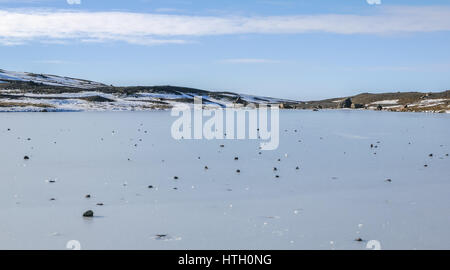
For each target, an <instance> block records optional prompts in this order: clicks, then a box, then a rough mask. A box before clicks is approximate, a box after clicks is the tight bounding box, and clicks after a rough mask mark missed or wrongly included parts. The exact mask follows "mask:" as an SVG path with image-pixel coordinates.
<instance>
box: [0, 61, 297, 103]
mask: <svg viewBox="0 0 450 270" xmlns="http://www.w3.org/2000/svg"><path fill="white" fill-rule="evenodd" d="M30 82H31V83H30ZM194 97H201V98H202V103H203V104H204V105H205V106H212V107H214V106H219V107H227V106H247V105H249V104H255V105H257V104H276V105H278V104H283V106H285V105H287V104H296V103H297V101H292V100H285V99H277V98H270V97H261V96H252V95H241V94H237V93H232V92H214V91H206V90H200V89H193V88H186V87H176V86H130V87H114V86H107V85H105V84H102V83H98V82H92V81H87V80H81V79H74V78H68V77H61V76H55V75H48V74H35V73H27V72H13V71H6V70H2V69H0V111H98V110H100V111H109V110H154V109H169V108H172V107H175V106H178V105H180V104H193V102H194Z"/></svg>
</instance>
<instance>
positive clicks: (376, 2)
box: [367, 0, 381, 5]
mask: <svg viewBox="0 0 450 270" xmlns="http://www.w3.org/2000/svg"><path fill="white" fill-rule="evenodd" d="M367 4H369V5H381V0H367Z"/></svg>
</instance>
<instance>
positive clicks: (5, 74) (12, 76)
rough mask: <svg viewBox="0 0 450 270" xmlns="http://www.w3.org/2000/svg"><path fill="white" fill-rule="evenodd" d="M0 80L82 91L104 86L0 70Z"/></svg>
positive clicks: (54, 76) (95, 83)
mask: <svg viewBox="0 0 450 270" xmlns="http://www.w3.org/2000/svg"><path fill="white" fill-rule="evenodd" d="M0 80H3V81H22V82H35V83H42V84H45V85H52V86H66V87H76V88H83V89H92V88H97V87H104V86H105V85H104V84H102V83H98V82H92V81H87V80H81V79H74V78H69V77H61V76H56V75H48V74H35V73H28V72H15V71H6V70H3V69H0Z"/></svg>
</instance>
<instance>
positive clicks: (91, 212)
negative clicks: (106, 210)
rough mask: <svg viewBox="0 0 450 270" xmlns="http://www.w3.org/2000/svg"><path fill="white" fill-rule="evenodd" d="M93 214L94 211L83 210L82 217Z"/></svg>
mask: <svg viewBox="0 0 450 270" xmlns="http://www.w3.org/2000/svg"><path fill="white" fill-rule="evenodd" d="M93 216H94V211H92V210H88V211H86V212H84V214H83V217H93Z"/></svg>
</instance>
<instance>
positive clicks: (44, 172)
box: [0, 110, 450, 249]
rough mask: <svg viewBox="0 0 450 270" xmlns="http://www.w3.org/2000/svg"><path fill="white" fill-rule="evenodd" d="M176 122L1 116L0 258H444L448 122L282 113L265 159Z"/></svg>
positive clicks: (431, 117) (448, 236) (146, 116)
mask: <svg viewBox="0 0 450 270" xmlns="http://www.w3.org/2000/svg"><path fill="white" fill-rule="evenodd" d="M175 119H176V118H174V117H171V116H170V113H169V112H97V113H95V112H92V113H87V112H86V113H83V112H78V113H2V114H0V123H1V124H0V149H1V150H2V151H1V155H0V164H1V165H0V249H66V243H67V242H68V241H70V240H77V241H79V242H80V243H81V247H82V248H83V249H365V248H366V244H367V241H369V240H377V241H379V242H380V243H381V247H382V248H383V249H450V157H449V156H448V154H449V153H450V115H449V114H421V113H390V112H375V111H345V110H344V111H319V112H312V111H281V112H280V145H279V148H278V149H277V150H274V151H262V153H261V154H259V151H260V150H258V146H259V142H258V141H256V140H243V141H239V140H220V141H218V140H211V141H207V140H181V141H176V140H174V139H173V138H172V137H171V135H170V126H171V124H172V122H173V121H174V120H175ZM296 130H297V132H296ZM221 144H223V145H224V147H220V145H221ZM371 144H372V145H373V147H371ZM286 154H287V155H286ZM430 154H433V155H432V156H430ZM25 155H27V156H29V158H30V159H29V160H24V156H25ZM235 157H239V160H235V159H234V158H235ZM278 159H280V161H278ZM424 165H427V167H425V166H424ZM205 166H207V167H208V170H205ZM297 166H298V167H299V170H297V169H296V167H297ZM274 167H276V168H277V171H274V169H273V168H274ZM237 169H239V170H240V171H241V172H240V173H239V174H238V173H236V170H237ZM276 175H278V176H279V178H276V177H275V176H276ZM174 176H177V177H178V179H177V180H175V179H174ZM387 179H391V181H386V180H387ZM149 186H152V187H153V188H149ZM175 188H176V189H175ZM87 194H90V195H91V198H85V196H86V195H87ZM52 199H54V200H52ZM98 203H101V204H103V205H97V204H98ZM86 210H93V211H94V213H95V216H94V218H83V217H82V214H83V213H84V212H85V211H86ZM157 235H159V236H157ZM357 238H361V239H362V240H363V241H361V242H358V241H355V239H357Z"/></svg>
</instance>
